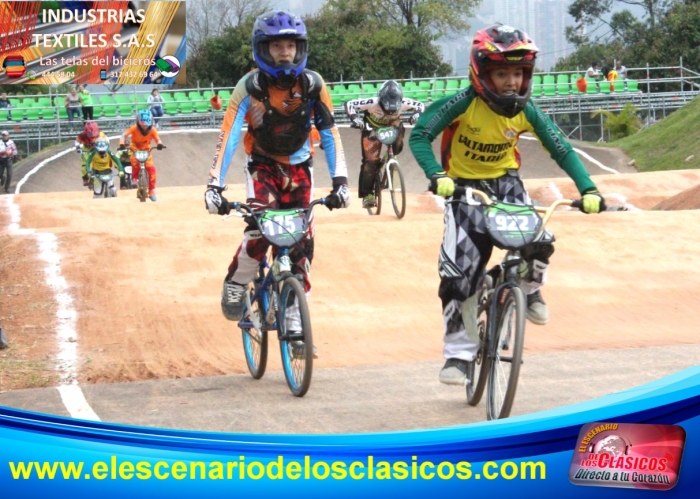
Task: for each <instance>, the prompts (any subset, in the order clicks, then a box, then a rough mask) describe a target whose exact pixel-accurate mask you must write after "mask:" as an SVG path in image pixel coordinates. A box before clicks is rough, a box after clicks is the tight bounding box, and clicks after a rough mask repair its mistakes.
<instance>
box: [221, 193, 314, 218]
mask: <svg viewBox="0 0 700 499" xmlns="http://www.w3.org/2000/svg"><path fill="white" fill-rule="evenodd" d="M318 204H322V205H324V206H325V205H326V198H319V199H314V200H313V201H311V203H309V206H308V207H306V208H291V209H294V210H299V211H306V212H310V211H311V210H313V208H314V206H316V205H318ZM229 206H230V207H231V211H236V212H237V213H240V214H241V215H244V216H249V215H256V214H259V213H262V212H264V211H267V210H269V209H270V207H269V206H265V207H263V208H256V207H253V206H251V205H249V204H245V203H239V202H238V201H234V202H233V203H230V204H229ZM229 216H236V215H226V216H225V217H224V218H228V217H229Z"/></svg>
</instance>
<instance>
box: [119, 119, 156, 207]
mask: <svg viewBox="0 0 700 499" xmlns="http://www.w3.org/2000/svg"><path fill="white" fill-rule="evenodd" d="M129 137H131V145H130V146H129V148H130V149H131V152H132V153H133V152H134V151H150V150H151V141H155V143H156V145H157V148H158V150H159V151H160V150H161V149H163V147H164V146H163V143H162V142H161V141H160V136H159V135H158V131H157V130H156V129H155V128H154V127H153V115H151V112H150V111H149V110H147V109H142V110H140V111H139V113H138V116H137V117H136V124H135V125H132V126H130V127H129V128H127V129H126V130H124V133H123V134H122V137H121V139H119V150H120V151H123V150H124V149H126V141H127V140H128V139H129ZM131 168H132V170H131V171H132V173H131V179H132V181H133V182H136V181H137V180H138V178H139V172H140V171H141V164H140V163H139V162H138V161H137V160H136V157H135V156H134V155H133V154H132V156H131ZM146 170H147V171H148V176H149V182H148V197H149V198H150V199H151V201H156V200H157V199H158V198H157V197H156V167H155V165H154V164H153V155H149V156H148V159H147V160H146Z"/></svg>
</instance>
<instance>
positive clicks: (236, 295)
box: [221, 279, 245, 321]
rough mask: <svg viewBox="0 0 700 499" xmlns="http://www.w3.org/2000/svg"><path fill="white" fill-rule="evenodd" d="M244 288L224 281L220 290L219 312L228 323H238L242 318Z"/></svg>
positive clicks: (235, 283)
mask: <svg viewBox="0 0 700 499" xmlns="http://www.w3.org/2000/svg"><path fill="white" fill-rule="evenodd" d="M244 293H245V286H243V285H241V284H238V283H237V282H233V281H227V280H226V279H224V287H223V289H222V290H221V312H222V313H223V314H224V317H226V318H227V319H228V320H230V321H239V320H241V317H243V295H244Z"/></svg>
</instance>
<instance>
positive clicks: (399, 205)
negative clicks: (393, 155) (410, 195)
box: [389, 160, 406, 220]
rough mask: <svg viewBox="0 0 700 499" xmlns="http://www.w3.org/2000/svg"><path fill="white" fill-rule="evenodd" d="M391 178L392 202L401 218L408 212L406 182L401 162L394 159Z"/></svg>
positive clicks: (391, 164) (397, 215) (390, 170)
mask: <svg viewBox="0 0 700 499" xmlns="http://www.w3.org/2000/svg"><path fill="white" fill-rule="evenodd" d="M389 178H390V179H391V184H390V185H391V204H392V205H394V213H396V217H397V218H398V219H399V220H401V219H402V218H403V216H404V215H405V214H406V184H405V182H404V180H403V173H402V172H401V167H400V166H399V162H398V161H396V160H392V162H391V163H390V164H389Z"/></svg>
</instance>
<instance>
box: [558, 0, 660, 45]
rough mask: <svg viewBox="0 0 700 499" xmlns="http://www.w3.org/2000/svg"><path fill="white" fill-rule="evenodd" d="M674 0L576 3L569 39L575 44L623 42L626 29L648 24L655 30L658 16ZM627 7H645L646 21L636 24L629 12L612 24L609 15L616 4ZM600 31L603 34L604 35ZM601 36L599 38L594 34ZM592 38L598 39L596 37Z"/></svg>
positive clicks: (583, 0)
mask: <svg viewBox="0 0 700 499" xmlns="http://www.w3.org/2000/svg"><path fill="white" fill-rule="evenodd" d="M672 1H673V0H574V2H573V3H572V4H571V5H570V6H569V11H568V12H569V14H570V15H571V16H572V17H573V18H574V20H575V21H576V26H575V27H574V28H568V29H567V38H568V39H569V41H570V42H572V43H574V44H575V45H577V46H578V45H582V44H583V43H585V42H586V41H588V42H589V43H595V42H605V41H606V40H607V41H609V40H610V37H612V38H613V39H620V38H622V37H623V35H624V31H625V30H626V29H629V28H632V27H638V26H639V25H640V24H643V25H648V27H649V28H650V29H652V30H653V29H654V28H655V27H656V21H657V19H658V17H659V16H660V15H661V14H662V13H663V12H665V11H666V10H667V9H668V6H669V4H670V3H671V2H672ZM615 4H625V5H636V6H639V7H642V8H643V9H644V11H645V17H646V18H647V22H639V21H636V19H635V18H634V16H633V15H632V13H631V12H629V11H628V10H624V11H623V12H622V13H619V12H618V13H615V14H613V16H612V18H611V20H610V21H607V20H606V16H607V15H608V14H610V12H611V11H612V8H613V5H615ZM601 31H602V32H603V33H601ZM595 33H598V34H596V35H593V34H595ZM593 36H595V37H594V38H593Z"/></svg>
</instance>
